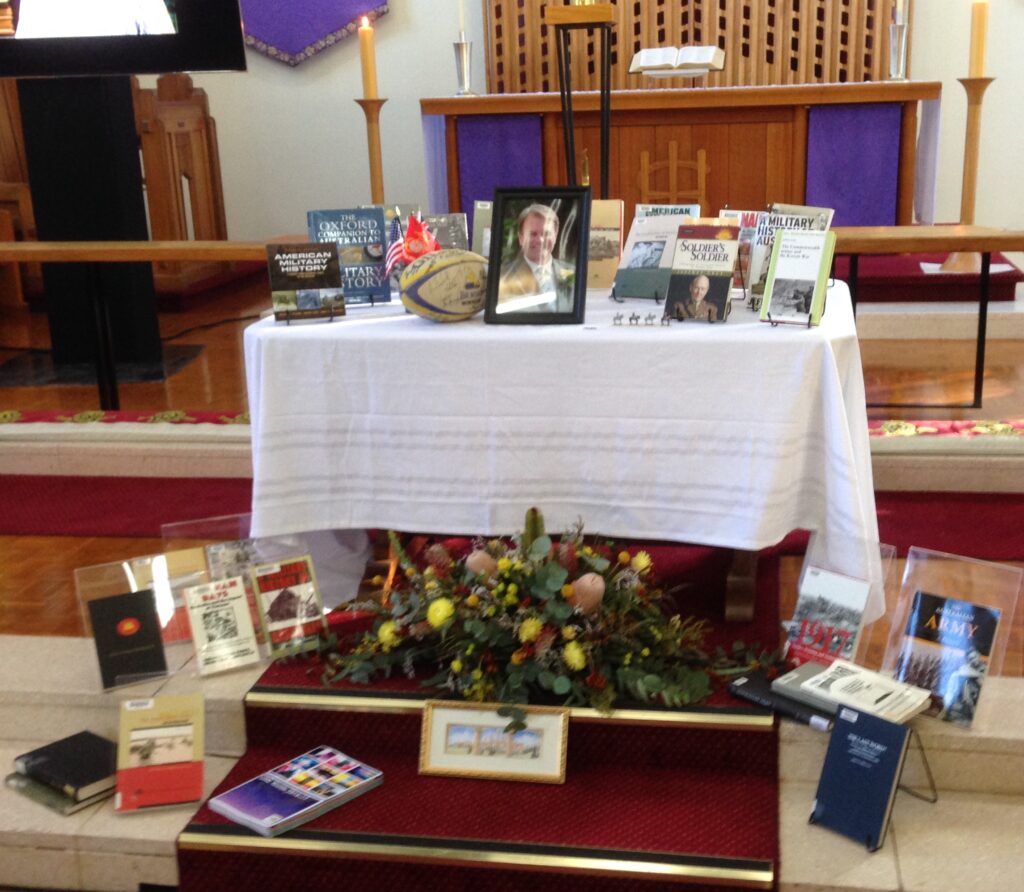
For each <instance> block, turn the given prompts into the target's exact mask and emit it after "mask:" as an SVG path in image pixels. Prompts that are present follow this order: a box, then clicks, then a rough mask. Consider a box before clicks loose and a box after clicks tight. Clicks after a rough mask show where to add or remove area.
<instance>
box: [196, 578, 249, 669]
mask: <svg viewBox="0 0 1024 892" xmlns="http://www.w3.org/2000/svg"><path fill="white" fill-rule="evenodd" d="M184 595H185V603H186V604H187V606H188V614H189V620H190V622H191V623H192V643H193V644H194V645H195V649H196V660H197V662H198V665H199V674H200V675H212V674H214V673H216V672H225V671H227V670H228V669H238V668H240V667H242V666H250V665H252V664H253V663H256V662H258V661H259V658H260V651H259V644H258V643H257V641H256V630H255V629H254V628H253V623H252V614H251V613H250V610H249V598H248V596H247V594H246V591H245V582H244V581H243V580H242V578H241V577H240V576H232V577H231V578H230V579H219V580H217V581H215V582H210V583H207V584H206V585H196V586H192V587H191V588H187V589H185V592H184Z"/></svg>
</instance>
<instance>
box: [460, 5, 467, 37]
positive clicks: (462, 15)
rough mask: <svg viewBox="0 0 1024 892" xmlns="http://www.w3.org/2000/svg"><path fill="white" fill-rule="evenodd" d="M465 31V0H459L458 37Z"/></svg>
mask: <svg viewBox="0 0 1024 892" xmlns="http://www.w3.org/2000/svg"><path fill="white" fill-rule="evenodd" d="M465 33H466V0H459V39H460V40H461V39H462V35H463V34H465Z"/></svg>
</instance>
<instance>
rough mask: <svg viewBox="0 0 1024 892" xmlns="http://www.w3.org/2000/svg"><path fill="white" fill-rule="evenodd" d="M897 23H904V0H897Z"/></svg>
mask: <svg viewBox="0 0 1024 892" xmlns="http://www.w3.org/2000/svg"><path fill="white" fill-rule="evenodd" d="M896 24H897V25H902V24H903V0H896Z"/></svg>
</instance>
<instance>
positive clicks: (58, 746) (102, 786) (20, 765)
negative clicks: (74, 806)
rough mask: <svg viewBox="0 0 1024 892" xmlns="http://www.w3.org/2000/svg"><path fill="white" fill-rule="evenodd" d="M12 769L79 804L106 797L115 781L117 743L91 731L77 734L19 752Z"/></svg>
mask: <svg viewBox="0 0 1024 892" xmlns="http://www.w3.org/2000/svg"><path fill="white" fill-rule="evenodd" d="M14 770H15V771H16V772H17V773H18V774H23V775H25V776H26V777H30V778H32V780H34V781H36V782H38V783H41V784H44V785H46V786H47V787H50V788H52V789H54V790H57V791H59V792H60V793H61V794H62V795H64V796H67V797H69V798H70V799H72V800H74V801H76V802H80V801H82V800H84V799H91V798H93V797H95V796H97V795H98V794H100V793H107V794H108V795H109V794H110V793H111V792H112V791H113V789H114V782H115V780H116V778H117V744H116V743H114V741H112V740H107V739H106V738H105V737H100V735H99V734H93V733H92V731H79V732H78V733H77V734H72V735H70V736H69V737H62V738H61V739H60V740H55V741H53V743H48V744H46V745H45V746H41V747H37V748H36V749H34V750H30V751H29V752H27V753H22V754H21V755H20V756H18V757H17V758H16V759H15V760H14Z"/></svg>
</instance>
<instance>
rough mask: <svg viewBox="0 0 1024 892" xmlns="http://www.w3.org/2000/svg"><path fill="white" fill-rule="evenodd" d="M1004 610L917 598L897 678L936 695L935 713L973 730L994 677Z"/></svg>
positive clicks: (917, 595) (898, 661)
mask: <svg viewBox="0 0 1024 892" xmlns="http://www.w3.org/2000/svg"><path fill="white" fill-rule="evenodd" d="M999 618H1000V611H999V610H998V609H996V608H995V607H983V606H982V605H981V604H975V603H973V602H971V601H959V600H957V599H955V598H944V597H942V596H941V595H933V594H931V593H929V592H924V591H918V592H915V593H914V597H913V600H912V602H911V605H910V614H909V615H908V617H907V623H906V627H905V630H904V634H903V638H902V641H901V642H900V650H899V654H898V655H897V657H896V671H895V675H896V678H898V679H899V680H901V681H905V682H907V683H908V684H913V685H918V686H919V687H922V688H927V689H928V691H930V692H931V700H932V704H931V706H932V709H931V711H932V712H937V714H938V717H939V718H941V719H943V720H945V721H948V722H954V723H956V724H958V725H963V726H965V727H969V726H970V724H971V722H972V721H973V720H974V714H975V711H976V710H977V708H978V699H979V698H980V696H981V688H982V685H983V684H984V681H985V676H986V674H987V672H988V662H989V658H990V657H991V656H992V646H993V644H994V643H995V640H996V630H997V629H998V627H999Z"/></svg>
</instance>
